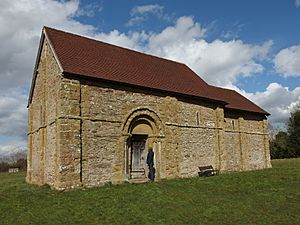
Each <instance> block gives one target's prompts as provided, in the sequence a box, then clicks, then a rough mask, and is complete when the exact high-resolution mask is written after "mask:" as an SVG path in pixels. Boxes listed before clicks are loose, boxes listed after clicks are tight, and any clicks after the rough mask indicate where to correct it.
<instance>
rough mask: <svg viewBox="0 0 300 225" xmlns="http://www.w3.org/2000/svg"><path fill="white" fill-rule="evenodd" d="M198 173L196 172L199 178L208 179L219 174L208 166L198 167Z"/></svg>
mask: <svg viewBox="0 0 300 225" xmlns="http://www.w3.org/2000/svg"><path fill="white" fill-rule="evenodd" d="M198 168H199V170H200V172H198V174H199V176H200V177H209V176H214V175H217V174H218V173H219V171H218V170H215V169H214V168H213V167H212V165H209V166H199V167H198Z"/></svg>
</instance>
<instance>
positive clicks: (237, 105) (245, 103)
mask: <svg viewBox="0 0 300 225" xmlns="http://www.w3.org/2000/svg"><path fill="white" fill-rule="evenodd" d="M211 94H212V95H213V96H214V97H217V98H222V99H223V100H224V101H225V102H227V103H228V104H227V105H226V106H225V108H228V109H238V110H244V111H249V112H257V113H262V114H265V115H270V114H269V113H268V112H266V111H265V110H263V109H262V108H260V107H259V106H257V105H256V104H254V103H253V102H251V101H250V100H249V99H247V98H245V97H244V96H242V95H241V94H239V93H238V92H236V91H234V90H230V89H225V88H220V87H215V86H211Z"/></svg>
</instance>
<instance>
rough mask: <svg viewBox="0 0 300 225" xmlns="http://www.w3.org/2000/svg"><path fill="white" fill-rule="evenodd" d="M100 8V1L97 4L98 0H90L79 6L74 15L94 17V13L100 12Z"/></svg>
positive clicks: (101, 7) (101, 8)
mask: <svg viewBox="0 0 300 225" xmlns="http://www.w3.org/2000/svg"><path fill="white" fill-rule="evenodd" d="M80 6H81V5H80ZM102 10H103V6H102V3H101V4H99V3H98V2H91V3H89V4H86V5H84V6H82V7H79V8H78V9H77V11H76V16H87V17H94V16H95V15H96V13H98V12H101V11H102Z"/></svg>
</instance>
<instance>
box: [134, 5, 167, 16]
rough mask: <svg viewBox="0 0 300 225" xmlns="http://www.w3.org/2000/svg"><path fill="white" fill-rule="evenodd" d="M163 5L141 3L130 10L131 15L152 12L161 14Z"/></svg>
mask: <svg viewBox="0 0 300 225" xmlns="http://www.w3.org/2000/svg"><path fill="white" fill-rule="evenodd" d="M163 9H164V7H163V6H161V5H158V4H153V5H141V6H135V7H134V8H133V9H132V10H131V12H130V15H131V16H135V15H138V14H146V13H152V14H156V15H161V14H162V12H163Z"/></svg>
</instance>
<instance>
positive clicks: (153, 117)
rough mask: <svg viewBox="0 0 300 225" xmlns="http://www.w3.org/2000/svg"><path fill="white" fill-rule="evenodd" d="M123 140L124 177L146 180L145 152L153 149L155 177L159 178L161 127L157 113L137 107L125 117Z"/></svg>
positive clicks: (133, 179)
mask: <svg viewBox="0 0 300 225" xmlns="http://www.w3.org/2000/svg"><path fill="white" fill-rule="evenodd" d="M123 135H125V136H126V140H125V179H127V180H132V181H135V180H138V181H142V180H145V181H146V180H147V179H148V178H147V176H148V167H147V164H146V159H147V153H148V150H149V149H150V148H152V149H153V151H154V165H155V169H156V179H160V162H161V146H162V138H163V137H164V136H163V129H162V122H161V120H160V119H159V117H158V116H157V114H156V113H155V112H153V111H151V110H149V109H144V108H143V109H137V110H135V111H133V112H132V113H131V114H130V115H129V116H128V117H127V119H126V122H125V123H124V126H123Z"/></svg>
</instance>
